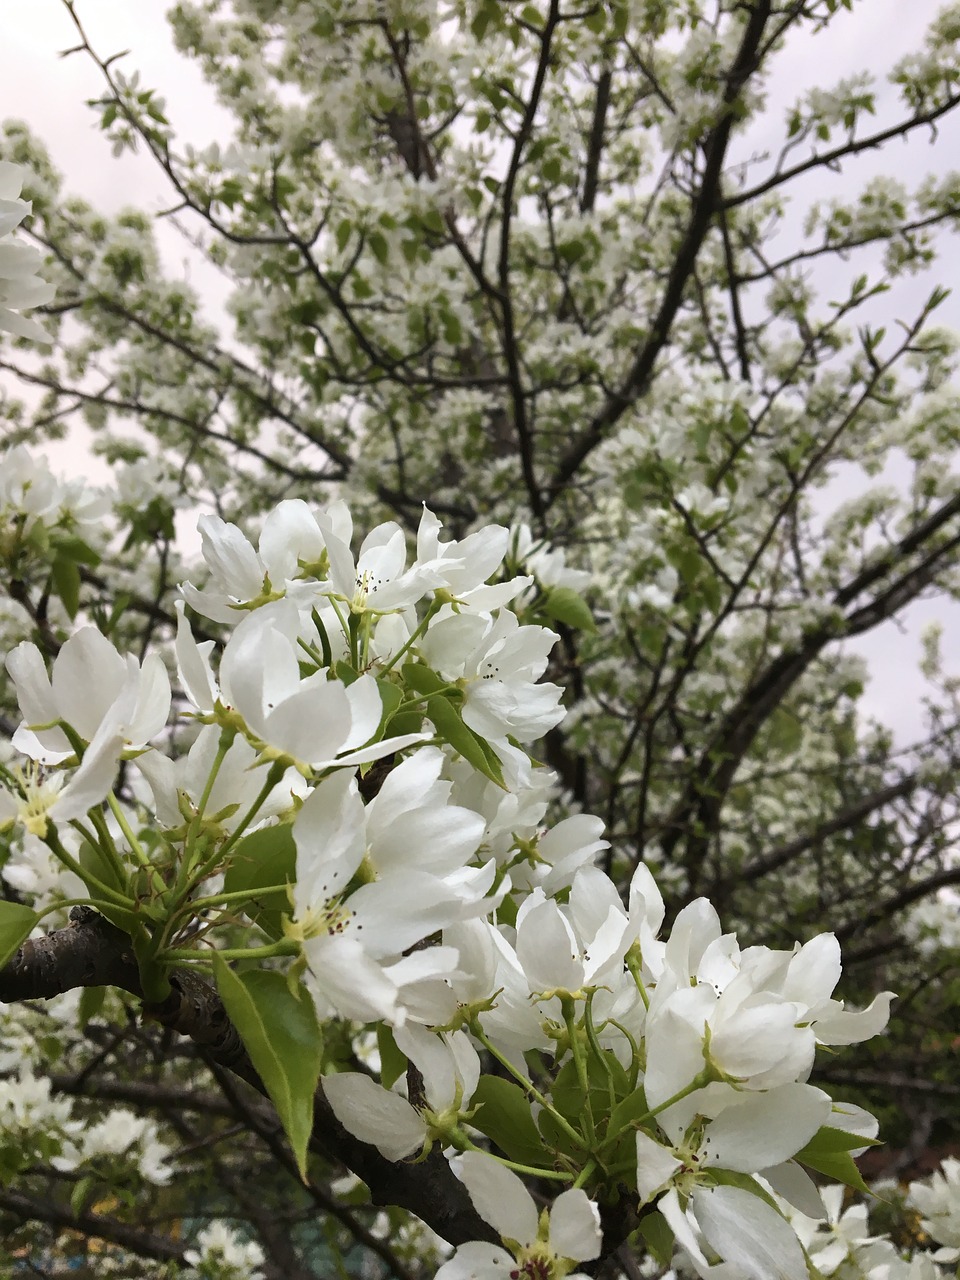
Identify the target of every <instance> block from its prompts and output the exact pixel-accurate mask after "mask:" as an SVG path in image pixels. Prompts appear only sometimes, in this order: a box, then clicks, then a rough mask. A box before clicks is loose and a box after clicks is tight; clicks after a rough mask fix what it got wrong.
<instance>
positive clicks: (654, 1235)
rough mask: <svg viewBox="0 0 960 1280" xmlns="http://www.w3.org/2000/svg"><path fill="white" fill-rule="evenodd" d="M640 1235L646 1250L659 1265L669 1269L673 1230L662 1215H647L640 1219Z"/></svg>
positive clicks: (671, 1255)
mask: <svg viewBox="0 0 960 1280" xmlns="http://www.w3.org/2000/svg"><path fill="white" fill-rule="evenodd" d="M640 1234H641V1235H642V1236H643V1238H644V1240H645V1241H646V1245H647V1248H648V1249H649V1250H650V1252H651V1253H652V1254H653V1256H654V1258H656V1260H657V1262H659V1263H660V1265H661V1267H669V1265H670V1260H671V1258H672V1257H673V1240H674V1236H673V1230H672V1229H671V1227H670V1225H669V1223H668V1222H667V1220H666V1218H665V1217H664V1216H663V1214H662V1213H647V1214H644V1216H643V1217H642V1218H641V1219H640Z"/></svg>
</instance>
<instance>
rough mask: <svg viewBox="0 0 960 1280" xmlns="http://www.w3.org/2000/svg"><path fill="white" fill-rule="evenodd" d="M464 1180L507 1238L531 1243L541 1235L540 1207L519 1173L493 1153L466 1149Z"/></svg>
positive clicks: (478, 1204) (488, 1218)
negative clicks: (538, 1222)
mask: <svg viewBox="0 0 960 1280" xmlns="http://www.w3.org/2000/svg"><path fill="white" fill-rule="evenodd" d="M460 1176H461V1177H462V1179H463V1182H464V1184H465V1186H466V1188H467V1191H468V1192H469V1193H470V1199H471V1200H472V1201H473V1203H474V1206H475V1208H476V1210H477V1213H479V1214H480V1217H481V1218H485V1219H486V1221H487V1222H489V1223H490V1225H491V1226H492V1227H494V1228H495V1229H496V1230H497V1231H498V1232H499V1233H500V1235H501V1236H502V1237H503V1238H504V1240H515V1241H516V1242H517V1243H518V1244H521V1245H526V1244H531V1243H532V1242H533V1241H534V1240H536V1238H537V1219H538V1214H537V1206H536V1205H535V1204H534V1202H533V1197H532V1196H531V1194H530V1192H529V1191H528V1190H527V1188H526V1187H525V1186H524V1185H523V1183H522V1182H521V1181H520V1179H519V1178H518V1177H517V1175H516V1174H515V1173H512V1172H511V1171H510V1170H509V1169H505V1168H504V1166H503V1165H502V1164H498V1163H497V1161H496V1160H494V1159H493V1158H492V1157H491V1156H485V1155H482V1154H481V1153H480V1152H477V1151H467V1152H464V1155H463V1159H462V1163H461V1174H460Z"/></svg>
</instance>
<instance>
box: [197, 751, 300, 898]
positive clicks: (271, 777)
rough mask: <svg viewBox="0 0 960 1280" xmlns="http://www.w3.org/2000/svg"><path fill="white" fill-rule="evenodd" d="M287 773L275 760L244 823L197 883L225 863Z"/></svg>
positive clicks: (216, 855)
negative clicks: (218, 864) (215, 867)
mask: <svg viewBox="0 0 960 1280" xmlns="http://www.w3.org/2000/svg"><path fill="white" fill-rule="evenodd" d="M286 771H287V766H286V765H284V764H281V762H280V761H279V760H275V761H274V762H273V764H272V765H271V766H270V769H269V771H268V773H267V779H266V781H265V782H264V784H263V786H262V787H261V788H260V791H259V793H258V795H257V797H256V799H255V800H254V802H253V804H252V805H251V806H250V808H249V809H248V810H247V812H246V813H245V814H244V815H243V819H242V821H241V822H240V823H239V825H238V826H237V827H236V828H235V829H234V831H233V834H232V835H231V836H230V838H229V840H227V841H226V843H225V844H224V845H222V847H221V848H219V849H218V850H217V852H216V853H215V854H214V856H213V857H212V858H208V859H207V862H206V863H205V864H204V865H203V867H202V868H201V872H202V874H198V875H197V876H196V877H195V878H194V880H195V883H197V882H199V881H200V880H203V879H205V878H206V877H207V876H208V875H209V874H210V872H211V871H212V870H213V868H214V866H216V864H217V863H218V862H222V861H223V859H224V858H225V857H226V855H227V854H228V853H229V852H230V850H231V849H232V848H233V846H234V845H235V844H236V843H237V841H238V840H239V839H240V837H241V836H242V835H243V833H244V831H246V829H247V827H249V825H250V823H251V822H252V821H253V820H254V818H255V817H256V816H257V814H258V813H259V812H260V810H261V808H262V807H263V805H264V804H265V802H266V799H267V796H269V794H270V792H271V791H272V790H273V788H274V787H275V786H276V785H277V783H278V782H279V781H280V779H281V778H282V777H283V775H284V774H285V773H286Z"/></svg>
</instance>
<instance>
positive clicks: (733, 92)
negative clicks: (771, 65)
mask: <svg viewBox="0 0 960 1280" xmlns="http://www.w3.org/2000/svg"><path fill="white" fill-rule="evenodd" d="M770 12H771V0H759V2H758V3H757V4H756V5H755V6H754V7H753V9H752V12H751V14H750V20H749V21H748V23H747V26H746V29H745V30H744V33H743V39H742V40H741V42H740V48H739V50H738V52H737V56H736V58H735V59H734V62H733V65H732V66H731V68H730V73H729V75H728V76H727V83H726V88H725V89H724V93H723V100H722V102H721V104H720V119H719V122H718V124H717V125H716V126H715V128H714V129H713V130H711V132H710V134H709V135H708V137H707V139H706V142H705V144H704V151H705V154H706V163H705V165H704V171H703V180H702V181H701V183H700V190H699V191H698V192H697V195H696V198H695V199H694V201H693V206H692V208H691V211H690V221H689V223H688V225H687V230H686V232H685V234H684V237H683V240H682V242H681V244H680V247H679V249H678V250H677V254H676V257H675V258H674V261H673V266H672V267H671V268H670V275H669V277H668V279H667V287H666V289H665V291H664V295H663V299H662V301H661V303H660V308H659V310H658V311H657V314H656V316H655V317H654V319H653V322H652V324H651V326H650V332H649V336H648V337H647V340H646V342H645V343H644V344H643V347H642V348H641V349H640V352H639V353H638V355H637V357H636V359H635V360H634V362H633V366H632V368H631V369H630V371H629V373H628V374H627V376H626V378H625V380H624V382H623V384H622V385H621V386H620V388H619V389H618V390H617V391H615V392H614V393H613V394H612V395H611V396H610V398H609V399H608V401H607V403H606V404H605V405H604V407H603V409H601V410H600V412H599V413H598V414H597V416H596V417H595V418H594V419H593V421H592V422H591V423H590V425H589V426H588V427H587V429H586V431H585V432H584V433H583V435H581V436H580V438H579V439H578V440H575V441H574V443H573V446H572V447H571V448H570V449H569V450H568V452H567V454H566V455H565V456H564V457H563V458H562V459H561V461H560V465H559V466H558V467H557V470H556V472H555V474H554V477H553V481H552V484H551V488H550V492H549V493H548V494H547V495H546V498H545V501H546V505H547V507H549V506H551V505H552V503H553V502H554V501H555V500H556V499H557V498H558V497H559V495H560V494H561V493H562V491H563V490H564V488H565V487H566V486H567V485H568V484H569V482H570V481H571V480H572V479H573V477H574V476H575V475H576V474H577V472H578V471H579V470H580V467H581V465H582V464H583V462H584V460H585V459H586V458H587V457H588V456H589V455H590V454H591V453H592V452H593V450H594V449H595V448H596V447H597V446H598V445H599V444H600V443H601V442H602V441H603V440H604V439H605V437H606V436H607V433H608V432H609V431H610V428H611V427H613V426H615V425H616V423H617V422H619V420H620V418H621V417H622V416H623V415H624V413H626V411H627V410H628V409H629V408H630V406H631V405H632V404H633V403H634V402H635V401H636V400H637V399H638V398H639V397H640V396H641V395H643V393H644V392H645V391H646V389H647V387H648V386H649V384H650V378H651V376H652V374H653V370H654V366H655V365H656V362H657V358H658V357H659V355H660V352H661V351H662V350H663V348H664V347H665V346H666V345H667V342H668V340H669V337H670V330H671V328H672V326H673V322H674V319H675V318H676V315H677V312H678V311H679V310H680V304H681V302H682V301H683V295H684V293H685V291H686V287H687V283H688V281H689V279H690V276H691V274H692V273H693V268H694V265H695V264H696V261H697V256H698V254H699V253H700V248H701V246H702V245H703V242H704V239H705V238H706V235H707V232H708V231H709V229H710V225H711V222H712V221H713V216H714V213H715V211H716V205H717V196H718V193H719V191H720V181H721V176H722V171H723V162H724V158H725V156H726V154H727V147H728V145H729V143H730V134H731V131H732V129H733V126H734V123H735V122H736V110H735V103H736V100H737V97H738V96H739V94H740V92H741V90H742V89H743V87H744V85H745V84H746V82H747V80H749V78H750V76H751V75H752V74H753V72H754V71H755V70H756V68H757V62H758V54H759V50H760V44H761V42H762V40H763V33H764V30H765V29H766V26H767V22H768V21H769V19H770Z"/></svg>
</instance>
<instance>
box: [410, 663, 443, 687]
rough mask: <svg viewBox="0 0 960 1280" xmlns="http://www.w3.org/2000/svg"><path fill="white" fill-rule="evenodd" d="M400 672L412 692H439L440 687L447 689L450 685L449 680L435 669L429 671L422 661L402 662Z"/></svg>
mask: <svg viewBox="0 0 960 1280" xmlns="http://www.w3.org/2000/svg"><path fill="white" fill-rule="evenodd" d="M401 674H402V675H403V682H404V684H406V685H408V686H409V687H410V688H411V689H412V690H413V691H414V693H426V694H430V693H439V692H440V690H441V689H447V688H448V687H449V685H450V681H449V680H444V678H443V676H440V675H437V673H436V671H431V670H430V668H429V667H427V666H424V664H423V663H422V662H407V663H404V666H403V670H402V673H401Z"/></svg>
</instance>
